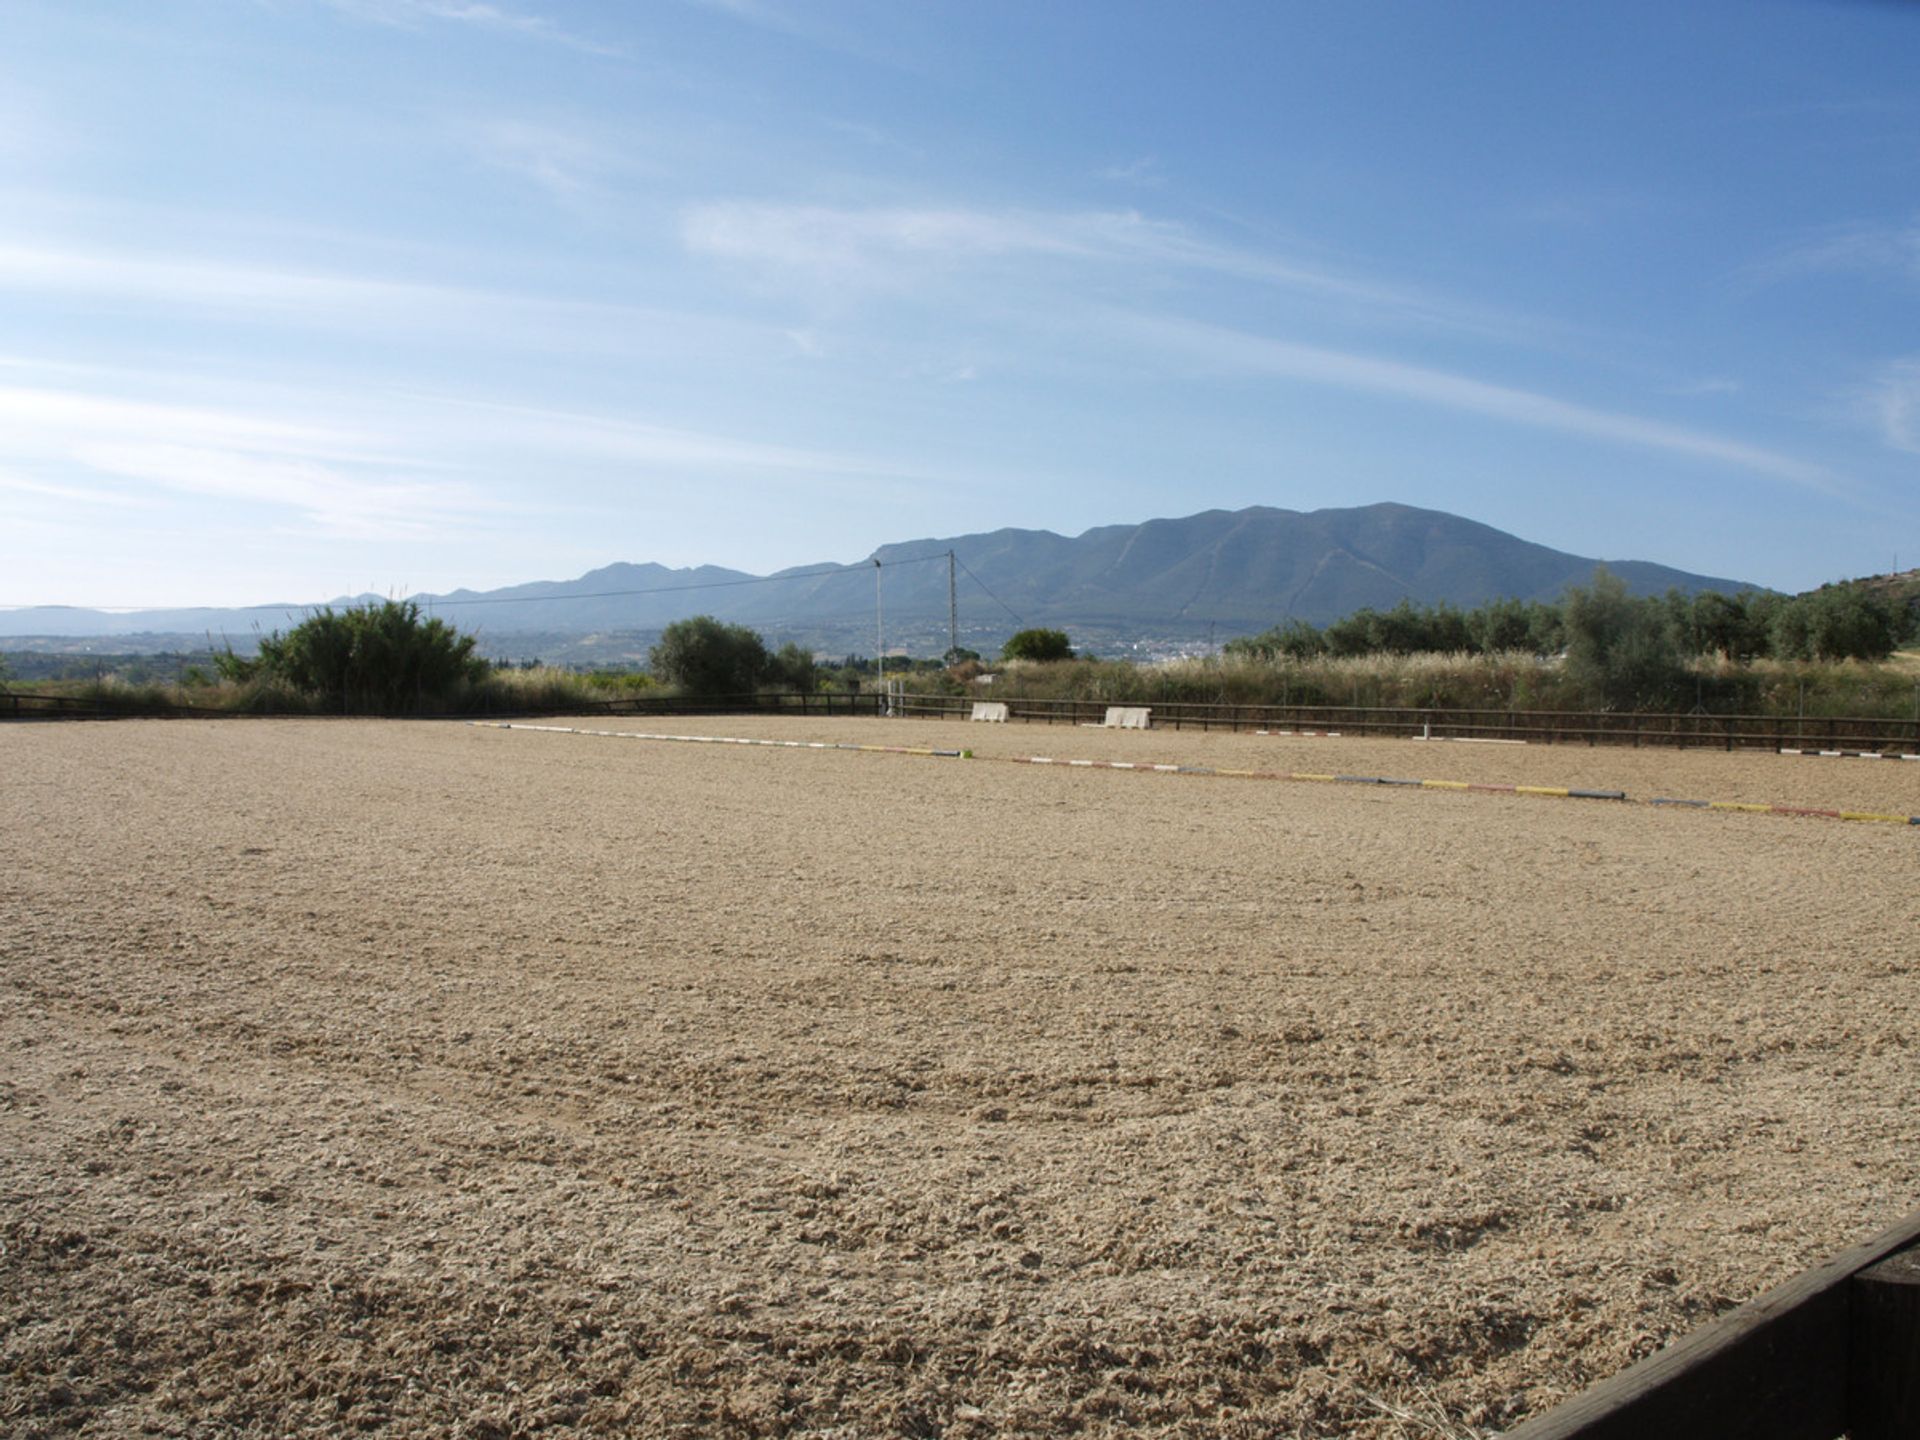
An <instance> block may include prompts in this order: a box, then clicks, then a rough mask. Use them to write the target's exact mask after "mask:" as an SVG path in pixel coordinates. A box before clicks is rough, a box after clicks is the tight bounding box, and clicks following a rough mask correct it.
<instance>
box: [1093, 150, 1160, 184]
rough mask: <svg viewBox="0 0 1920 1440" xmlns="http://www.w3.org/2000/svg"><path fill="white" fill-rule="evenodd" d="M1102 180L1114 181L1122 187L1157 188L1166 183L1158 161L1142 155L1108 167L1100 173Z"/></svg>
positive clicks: (1150, 156) (1152, 157)
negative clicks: (1140, 186)
mask: <svg viewBox="0 0 1920 1440" xmlns="http://www.w3.org/2000/svg"><path fill="white" fill-rule="evenodd" d="M1100 178H1101V179H1102V180H1114V181H1118V182H1119V183H1121V184H1123V185H1142V186H1146V187H1148V188H1158V187H1159V186H1162V185H1164V184H1166V183H1167V177H1166V175H1165V174H1163V173H1162V172H1161V169H1160V161H1159V160H1158V159H1157V158H1156V157H1154V156H1152V155H1142V156H1140V157H1138V158H1137V159H1133V160H1128V161H1126V162H1125V163H1123V164H1119V165H1109V166H1107V167H1106V168H1105V169H1104V170H1102V171H1101V172H1100Z"/></svg>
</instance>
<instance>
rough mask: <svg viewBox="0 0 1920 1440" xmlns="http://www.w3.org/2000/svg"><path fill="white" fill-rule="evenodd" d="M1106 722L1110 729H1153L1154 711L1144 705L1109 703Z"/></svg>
mask: <svg viewBox="0 0 1920 1440" xmlns="http://www.w3.org/2000/svg"><path fill="white" fill-rule="evenodd" d="M1105 724H1106V728H1107V729H1109V730H1151V729H1152V728H1153V712H1152V711H1151V710H1149V709H1148V708H1147V707H1146V706H1144V705H1109V706H1108V707H1107V718H1106V721H1105Z"/></svg>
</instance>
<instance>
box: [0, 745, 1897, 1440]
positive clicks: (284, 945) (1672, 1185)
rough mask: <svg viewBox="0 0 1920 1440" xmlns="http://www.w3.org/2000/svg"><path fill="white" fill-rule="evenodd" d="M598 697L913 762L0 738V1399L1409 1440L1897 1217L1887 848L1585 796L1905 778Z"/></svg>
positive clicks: (1500, 1413)
mask: <svg viewBox="0 0 1920 1440" xmlns="http://www.w3.org/2000/svg"><path fill="white" fill-rule="evenodd" d="M563 723H564V722H563ZM573 723H576V724H583V725H584V724H591V723H594V722H585V721H581V722H573ZM627 728H632V729H644V728H672V729H676V730H683V731H690V732H696V733H703V734H709V735H734V736H760V737H778V738H789V739H796V738H797V739H817V740H829V741H837V742H855V743H870V744H883V745H888V744H890V745H912V746H932V747H952V748H959V747H962V746H968V747H972V748H973V749H974V750H975V751H976V752H977V754H976V757H975V758H973V759H970V760H963V759H952V758H932V757H922V756H912V755H898V754H883V753H871V752H860V751H854V750H838V749H835V750H808V749H775V748H766V747H746V746H716V745H692V744H671V743H662V742H657V741H645V740H624V739H602V738H594V737H588V736H583V735H574V734H557V733H545V732H539V731H525V730H497V729H485V728H480V727H475V726H468V725H463V724H457V723H414V724H401V723H394V724H380V723H362V722H350V721H341V722H296V721H261V722H255V721H226V722H217V723H191V722H126V723H118V724H107V725H90V724H69V725H15V726H11V727H7V728H0V984H3V985H4V1003H3V1004H0V1431H4V1432H5V1433H7V1434H8V1435H10V1436H20V1437H27V1436H54V1435H68V1434H82V1435H116V1436H117V1435H137V1434H151V1435H178V1436H197V1435H211V1434H235V1435H256V1436H284V1435H318V1434H329V1435H332V1434H337V1435H347V1434H367V1433H372V1434H385V1435H406V1436H416V1435H417V1436H429V1435H432V1436H441V1435H460V1436H469V1437H481V1436H485V1437H506V1436H517V1435H534V1434H540V1433H549V1434H568V1433H577V1434H601V1435H609V1436H613V1435H624V1434H638V1435H740V1436H749V1435H751V1436H782V1435H818V1436H826V1435H833V1436H843V1437H851V1436H869V1435H872V1436H891V1435H918V1436H935V1435H938V1436H949V1437H967V1436H977V1437H987V1436H997V1435H1065V1434H1073V1435H1081V1436H1108V1435H1115V1436H1117V1435H1122V1434H1127V1435H1132V1434H1169V1435H1172V1434H1177V1435H1182V1436H1245V1437H1253V1436H1269V1435H1289V1434H1296V1433H1297V1434H1304V1435H1333V1434H1352V1435H1360V1436H1372V1437H1400V1436H1425V1435H1432V1436H1455V1437H1457V1436H1461V1435H1465V1434H1472V1433H1477V1432H1482V1431H1497V1430H1500V1429H1503V1428H1506V1427H1508V1426H1510V1425H1512V1424H1513V1423H1515V1422H1517V1421H1518V1420H1519V1419H1521V1418H1523V1417H1524V1416H1526V1415H1529V1414H1532V1413H1536V1412H1538V1411H1540V1410H1542V1409H1544V1408H1546V1407H1548V1406H1550V1405H1552V1404H1553V1403H1554V1402H1555V1401H1556V1400H1557V1399H1559V1398H1561V1397H1563V1396H1565V1395H1567V1394H1569V1393H1571V1392H1573V1391H1575V1390H1577V1389H1579V1388H1581V1387H1583V1386H1584V1385H1586V1384H1588V1383H1589V1382H1590V1381H1592V1380H1594V1379H1596V1378H1598V1377H1600V1376H1602V1375H1605V1374H1608V1373H1610V1372H1612V1371H1614V1370H1616V1369H1618V1368H1619V1367H1621V1366H1622V1365H1624V1364H1626V1363H1627V1362H1628V1361H1630V1360H1631V1359H1633V1358H1634V1357H1637V1356H1640V1355H1644V1354H1646V1353H1648V1352H1649V1351H1651V1350H1653V1349H1655V1348H1657V1347H1659V1346H1660V1345H1662V1344H1663V1343H1665V1342H1666V1341H1668V1340H1669V1339H1671V1338H1673V1337H1674V1336H1676V1335H1678V1334H1680V1333H1682V1332H1684V1331H1686V1330H1688V1329H1691V1328H1693V1327H1695V1326H1697V1325H1699V1324H1701V1323H1703V1322H1705V1321H1707V1320H1709V1319H1711V1318H1712V1317H1713V1316H1714V1315H1715V1314H1716V1313H1717V1312H1719V1311H1721V1310H1723V1309H1725V1308H1727V1307H1729V1306H1731V1305H1733V1304H1735V1303H1737V1302H1739V1301H1741V1300H1743V1299H1745V1298H1747V1297H1749V1296H1751V1295H1753V1294H1754V1293H1756V1292H1757V1291H1759V1290H1761V1289H1763V1288H1765V1287H1767V1286H1769V1285H1771V1284H1773V1283H1775V1282H1777V1281H1779V1280H1781V1279H1783V1278H1785V1277H1787V1276H1788V1275H1790V1274H1792V1273H1794V1272H1796V1271H1798V1270H1800V1269H1803V1268H1805V1267H1806V1266H1808V1265H1810V1264H1813V1263H1815V1262H1817V1261H1819V1260H1821V1259H1824V1258H1825V1257H1827V1256H1828V1255H1830V1254H1832V1253H1833V1252H1835V1251H1837V1250H1839V1249H1841V1248H1844V1247H1845V1246H1846V1245H1847V1244H1849V1243H1851V1242H1852V1241H1854V1240H1856V1239H1858V1238H1861V1237H1863V1236H1865V1235H1866V1234H1868V1233H1870V1232H1871V1231H1873V1230H1875V1229H1877V1228H1878V1227H1880V1226H1882V1225H1884V1224H1887V1223H1890V1222H1891V1221H1893V1220H1895V1219H1897V1218H1898V1217H1900V1216H1901V1215H1903V1214H1905V1213H1906V1212H1908V1211H1910V1210H1912V1209H1914V1208H1916V1206H1920V1158H1917V1157H1920V1105H1916V1103H1915V1101H1916V1098H1920V1097H1917V1094H1916V1090H1917V1087H1916V1080H1917V1079H1920V1073H1917V1071H1916V1051H1915V1042H1916V1036H1920V1024H1917V1023H1916V1018H1917V1017H1916V1013H1915V1011H1916V1001H1920V975H1917V974H1916V968H1915V967H1916V965H1920V943H1916V935H1915V929H1914V917H1915V913H1916V900H1915V896H1916V882H1917V881H1920V828H1914V827H1910V826H1895V825H1892V824H1881V823H1848V822H1843V821H1838V820H1831V819H1820V818H1812V817H1791V816H1786V815H1781V814H1751V813H1743V812H1734V811H1709V810H1700V809H1690V808H1688V809H1683V808H1676V807H1655V806H1652V805H1650V804H1646V803H1641V802H1644V801H1645V800H1648V799H1650V798H1652V797H1654V796H1662V797H1686V798H1693V799H1700V800H1713V801H1737V802H1744V803H1752V804H1777V805H1791V806H1798V807H1804V808H1810V809H1822V808H1824V809H1834V810H1850V811H1868V812H1886V813H1897V814H1920V763H1902V762H1898V761H1885V762H1868V761H1859V760H1841V759H1812V758H1793V757H1783V756H1776V755H1724V754H1717V753H1689V754H1674V753H1670V752H1668V753H1663V752H1651V751H1638V752H1635V751H1622V750H1585V749H1561V748H1540V747H1526V748H1518V747H1493V746H1469V745H1443V744H1429V745H1421V744H1418V743H1415V742H1405V741H1401V742H1389V741H1379V742H1367V741H1359V740H1314V739H1305V738H1295V739H1281V738H1271V737H1267V738H1263V737H1256V736H1252V735H1239V736H1229V735H1213V736H1204V735H1195V734H1192V733H1191V732H1187V733H1180V734H1171V733H1162V732H1146V733H1125V734H1121V733H1112V732H1101V731H1091V730H1079V729H1064V728H1062V729H1058V730H1048V729H1046V728H1045V727H1023V726H1019V725H1013V726H983V725H976V726H967V725H962V724H931V723H918V722H910V721H892V722H883V721H862V722H855V721H846V720H839V721H827V720H814V721H812V722H800V721H791V720H790V721H784V722H781V721H775V720H743V719H731V718H713V719H701V720H679V721H676V722H673V723H672V724H671V725H670V726H669V725H655V726H653V727H648V726H643V725H637V724H635V725H630V726H628V727H627ZM1035 755H1038V756H1043V757H1046V758H1050V759H1058V760H1067V759H1072V758H1082V759H1088V758H1091V759H1108V760H1123V761H1130V762H1136V763H1138V762H1161V763H1167V764H1187V765H1193V766H1205V767H1212V768H1235V769H1255V770H1262V771H1268V772H1280V771H1284V772H1316V773H1318V772H1335V771H1337V772H1342V773H1361V774H1368V775H1382V776H1392V777H1408V778H1416V779H1422V778H1434V779H1451V780H1459V781H1466V782H1474V783H1483V784H1499V783H1507V784H1522V785H1534V786H1540V787H1576V788H1579V787H1589V788H1604V789H1614V790H1622V791H1625V792H1626V793H1627V794H1628V795H1629V797H1630V798H1629V799H1628V800H1627V801H1604V800H1581V799H1564V798H1551V797H1548V796H1543V795H1528V794H1503V793H1489V792H1485V791H1463V790H1447V789H1416V788H1409V787H1387V786H1362V785H1354V784H1329V783H1313V782H1301V781H1281V780H1257V779H1241V778H1230V777H1222V776H1218V775H1212V776H1208V775H1196V774H1168V773H1161V772H1154V771H1146V772H1144V773H1143V772H1140V771H1133V772H1123V771H1115V770H1110V769H1091V768H1072V767H1069V766H1066V765H1064V764H1056V765H1051V766H1037V765H1030V764H1029V765H1016V764H1009V763H1003V761H1005V760H1006V759H1008V758H1013V757H1021V756H1035Z"/></svg>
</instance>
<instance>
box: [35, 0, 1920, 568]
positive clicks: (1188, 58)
mask: <svg viewBox="0 0 1920 1440" xmlns="http://www.w3.org/2000/svg"><path fill="white" fill-rule="evenodd" d="M1916 76H1920V7H1915V6H1907V5H1895V4H1874V3H1840V0H1807V3H1768V0H1735V3H1712V0H1690V3H1688V4H1685V5H1674V4H1672V3H1670V0H1667V3H1659V4H1636V3H1622V0H1608V3H1605V4H1602V3H1597V0H1596V3H1591V4H1552V5H1543V4H1535V3H1521V0H1513V3H1505V4H1490V3H1471V0H1463V3H1449V4H1444V5H1436V4H1431V3H1425V0H1421V3H1411V0H1409V3H1364V0H1326V3H1304V0H1301V3H1287V0H1266V3H1251V4H1235V3H1204V4H1194V3H1177V4H1176V3H1164V4H1144V3H1124V0H1100V3H1069V0H1054V3H1047V4H1033V3H1030V0H1026V3H998V0H952V3H934V0H930V3H906V0H806V3H801V0H632V3H588V0H571V3H567V0H486V3H482V0H141V3H132V0H121V3H117V4H110V3H105V0H9V3H8V5H7V8H6V12H5V16H4V20H3V21H0V603H5V604H21V603H68V604H102V605H146V604H155V605H160V604H167V605H171V604H189V603H208V604H238V603H245V602H256V601H259V602H264V601H283V600H284V601H304V600H312V599H318V598H322V597H326V596H332V595H338V594H343V593H352V592H359V591H364V590H373V591H378V592H382V593H399V592H406V591H412V590H422V589H425V590H444V589H451V588H454V587H456V586H460V585H471V586H476V587H487V586H494V585H502V584H510V583H515V582H519V581H525V580H531V579H543V578H565V577H569V576H572V575H576V574H578V573H580V572H582V571H585V570H587V569H590V568H592V567H595V566H598V565H603V564H606V563H609V562H611V561H615V560H633V561H640V560H656V561H660V562H662V563H666V564H673V565H679V564H689V563H698V562H714V563H719V564H725V565H731V566H736V567H739V568H743V569H750V570H768V569H773V568H776V567H779V566H785V565H796V564H803V563H811V562H818V561H850V560H855V559H858V558H860V557H861V556H863V555H865V554H866V553H867V552H868V551H869V550H871V549H872V548H873V547H874V546H875V545H877V544H879V543H882V542H885V541H894V540H908V539H913V538H917V537H922V536H940V535H948V534H955V533H963V532H967V531H974V530H987V529H994V528H998V527H1000V526H1004V525H1013V526H1026V527H1042V528H1047V529H1053V530H1059V531H1062V532H1066V533H1077V532H1078V531H1080V530H1083V529H1086V528H1088V527H1090V526H1094V525H1100V524H1111V523H1117V522H1126V521H1135V520H1143V519H1147V518H1150V517H1153V516H1159V515H1182V514H1188V513H1191V512H1193V511H1196V510H1202V509H1208V508H1215V507H1221V508H1237V507H1240V506H1244V505H1252V504H1267V505H1277V506H1284V507H1288V508H1293V509H1303V510H1305V509H1314V508H1318V507H1322V506H1335V505H1361V504H1368V503H1371V502H1374V501H1378V500H1397V501H1403V502H1406V503H1409V504H1415V505H1426V506H1431V507H1434V508H1437V509H1445V510H1450V511H1454V512H1456V513H1459V514H1463V515H1467V516H1470V517H1472V518H1474V519H1478V520H1483V521H1486V522H1487V523H1489V524H1493V525H1496V526H1499V527H1501V528H1503V529H1507V530H1511V531H1514V532H1515V533H1517V534H1520V535H1522V536H1525V537H1526V538H1528V539H1532V540H1538V541H1541V542H1543V543H1546V544H1550V545H1554V546H1556V547H1559V548H1562V549H1568V550H1573V551H1577V552H1579V553H1584V554H1594V555H1600V556H1603V557H1611V558H1633V559H1648V560H1657V561H1661V562H1665V563H1668V564H1673V565H1678V566H1681V567H1684V568H1687V569H1691V570H1697V571H1704V572H1707V573H1712V574H1720V575H1729V576H1735V577H1739V578H1743V579H1750V580H1754V581H1757V582H1760V583H1763V584H1770V585H1774V586H1778V587H1782V588H1787V589H1799V588H1805V587H1808V586H1811V585H1814V584H1817V583H1819V582H1821V581H1823V580H1827V579H1834V578H1840V577H1844V576H1849V575H1857V574H1864V573H1872V572H1876V571H1881V570H1885V569H1887V568H1889V567H1890V566H1891V565H1892V564H1893V563H1894V557H1895V555H1896V553H1897V554H1898V555H1899V557H1900V564H1901V565H1903V566H1907V565H1912V564H1914V563H1917V562H1920V524H1916V518H1917V517H1920V504H1916V498H1917V496H1916V481H1920V84H1916V83H1915V77H1916Z"/></svg>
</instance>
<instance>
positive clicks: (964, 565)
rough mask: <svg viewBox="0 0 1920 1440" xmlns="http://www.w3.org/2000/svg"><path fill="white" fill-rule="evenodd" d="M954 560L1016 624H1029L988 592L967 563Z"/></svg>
mask: <svg viewBox="0 0 1920 1440" xmlns="http://www.w3.org/2000/svg"><path fill="white" fill-rule="evenodd" d="M928 558H932V557H928ZM954 559H955V560H956V561H958V562H959V565H960V568H961V569H962V570H966V571H967V578H968V579H969V580H971V581H973V583H974V584H976V585H978V586H979V587H980V588H981V589H982V590H986V591H987V598H988V599H989V600H991V601H993V603H994V604H996V605H998V606H999V607H1000V608H1001V609H1002V610H1004V611H1006V612H1007V614H1009V615H1011V616H1013V623H1014V624H1016V625H1025V624H1026V623H1027V622H1026V620H1025V618H1024V617H1023V616H1021V615H1020V614H1019V613H1018V612H1017V611H1016V610H1015V609H1014V608H1013V607H1012V606H1011V605H1009V604H1007V602H1006V601H1004V600H1002V599H1001V598H1000V597H999V596H998V595H996V594H994V593H993V591H991V590H987V582H986V581H984V580H982V579H981V578H980V577H979V576H978V575H976V574H974V573H973V571H971V570H968V569H967V562H966V561H964V560H961V559H960V557H959V556H957V555H956V556H954Z"/></svg>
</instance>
